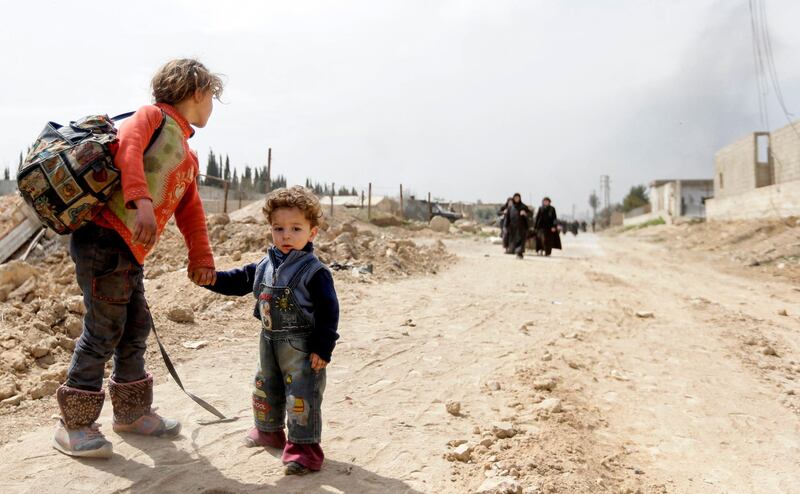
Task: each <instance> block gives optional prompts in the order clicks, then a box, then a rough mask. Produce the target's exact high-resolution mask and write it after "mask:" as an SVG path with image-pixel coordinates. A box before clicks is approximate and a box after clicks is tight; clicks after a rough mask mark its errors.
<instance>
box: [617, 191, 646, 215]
mask: <svg viewBox="0 0 800 494" xmlns="http://www.w3.org/2000/svg"><path fill="white" fill-rule="evenodd" d="M648 202H650V201H649V199H648V198H647V188H646V187H645V186H644V185H634V186H633V187H631V190H630V192H628V195H627V196H625V199H623V200H622V210H623V211H625V212H626V213H627V212H628V211H632V210H634V209H636V208H639V207H642V206H644V205H645V204H647V203H648Z"/></svg>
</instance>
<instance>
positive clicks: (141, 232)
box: [131, 199, 156, 250]
mask: <svg viewBox="0 0 800 494" xmlns="http://www.w3.org/2000/svg"><path fill="white" fill-rule="evenodd" d="M134 202H135V203H136V223H135V225H134V227H133V236H132V237H131V241H132V242H133V243H134V244H141V245H143V246H144V248H145V249H147V250H150V249H152V248H153V245H155V243H156V215H155V213H154V212H153V201H151V200H150V199H137V200H136V201H134Z"/></svg>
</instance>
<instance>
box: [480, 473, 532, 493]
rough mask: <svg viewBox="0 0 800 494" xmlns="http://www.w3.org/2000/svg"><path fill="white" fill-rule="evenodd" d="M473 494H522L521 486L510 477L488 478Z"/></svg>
mask: <svg viewBox="0 0 800 494" xmlns="http://www.w3.org/2000/svg"><path fill="white" fill-rule="evenodd" d="M475 494H522V486H521V485H520V483H519V482H517V480H516V479H513V478H511V477H504V476H503V477H488V478H487V479H486V480H484V481H483V483H482V484H481V485H480V486H479V487H478V490H477V491H475Z"/></svg>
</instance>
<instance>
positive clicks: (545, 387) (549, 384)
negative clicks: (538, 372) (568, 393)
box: [533, 378, 556, 391]
mask: <svg viewBox="0 0 800 494" xmlns="http://www.w3.org/2000/svg"><path fill="white" fill-rule="evenodd" d="M555 387H556V381H555V379H553V378H541V379H536V380H534V381H533V389H535V390H537V391H553V389H555Z"/></svg>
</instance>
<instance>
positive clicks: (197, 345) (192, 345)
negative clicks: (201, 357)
mask: <svg viewBox="0 0 800 494" xmlns="http://www.w3.org/2000/svg"><path fill="white" fill-rule="evenodd" d="M182 346H183V348H188V349H189V350H199V349H201V348H203V347H205V346H208V341H206V340H200V341H184V342H183V343H182Z"/></svg>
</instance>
